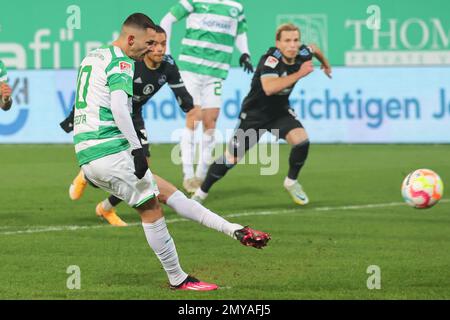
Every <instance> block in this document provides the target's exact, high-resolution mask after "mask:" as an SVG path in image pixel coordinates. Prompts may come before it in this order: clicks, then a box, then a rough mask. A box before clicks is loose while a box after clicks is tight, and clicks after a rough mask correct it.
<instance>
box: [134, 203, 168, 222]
mask: <svg viewBox="0 0 450 320" xmlns="http://www.w3.org/2000/svg"><path fill="white" fill-rule="evenodd" d="M136 210H137V211H138V212H139V214H140V216H141V220H142V222H144V223H154V222H156V221H157V220H159V219H161V218H162V217H163V216H164V215H163V211H162V208H161V206H160V205H159V201H158V199H157V198H152V199H150V200H148V201H147V202H145V203H143V204H141V205H140V206H139V207H136Z"/></svg>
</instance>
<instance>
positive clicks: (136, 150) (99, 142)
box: [74, 13, 261, 291]
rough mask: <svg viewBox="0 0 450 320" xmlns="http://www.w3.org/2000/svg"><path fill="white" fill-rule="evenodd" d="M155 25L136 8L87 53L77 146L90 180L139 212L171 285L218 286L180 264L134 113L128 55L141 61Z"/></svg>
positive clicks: (78, 95)
mask: <svg viewBox="0 0 450 320" xmlns="http://www.w3.org/2000/svg"><path fill="white" fill-rule="evenodd" d="M154 29H155V25H154V23H153V22H152V20H151V19H150V18H148V17H147V16H146V15H144V14H141V13H135V14H133V15H131V16H129V17H128V18H127V19H126V21H125V22H124V24H123V26H122V30H121V34H120V36H119V38H118V39H117V40H116V41H114V42H113V44H112V45H111V46H105V47H101V48H99V49H96V50H94V51H92V52H90V53H89V54H88V55H87V57H85V58H84V59H83V61H82V63H81V66H80V68H79V72H78V78H77V90H76V97H75V117H74V120H75V121H74V143H75V152H76V156H77V160H78V162H79V165H80V166H81V169H82V170H83V172H84V175H85V176H86V178H87V179H89V181H91V182H92V183H93V184H95V185H96V186H98V187H100V188H102V189H103V190H105V191H107V192H109V193H111V194H113V195H115V196H116V197H118V198H120V199H123V200H124V201H126V202H127V203H128V204H129V205H130V206H132V207H134V208H135V209H136V210H137V212H138V213H139V214H140V216H141V220H142V226H143V229H144V233H145V236H146V238H147V242H148V244H149V246H150V247H151V248H152V249H153V251H154V252H155V254H156V255H157V257H158V258H159V260H160V262H161V264H162V266H163V268H164V270H165V271H166V273H167V275H168V278H169V282H170V284H171V288H173V289H178V290H196V291H209V290H215V289H217V285H215V284H210V283H205V282H201V281H199V280H197V279H195V278H193V277H191V276H189V275H188V274H187V273H185V272H184V271H183V270H182V268H181V266H180V263H179V260H178V254H177V251H176V248H175V244H174V241H173V239H172V238H171V236H170V234H169V232H168V229H167V226H166V223H165V219H164V216H163V211H162V208H161V207H160V205H159V201H158V198H157V197H158V195H159V190H158V187H157V185H156V182H155V179H154V177H153V175H152V173H151V172H150V170H149V169H148V164H147V159H146V157H145V153H144V151H143V148H142V146H141V143H140V141H139V139H138V136H137V134H136V132H135V129H134V127H133V122H132V119H131V116H130V111H131V97H132V96H133V74H134V62H133V60H131V59H130V58H133V59H135V60H139V61H141V60H142V59H143V58H144V56H145V54H146V53H147V52H149V51H150V50H152V49H153V41H154V38H155V30H154ZM177 202H178V201H177ZM247 237H249V235H247ZM255 240H256V241H258V240H261V239H255Z"/></svg>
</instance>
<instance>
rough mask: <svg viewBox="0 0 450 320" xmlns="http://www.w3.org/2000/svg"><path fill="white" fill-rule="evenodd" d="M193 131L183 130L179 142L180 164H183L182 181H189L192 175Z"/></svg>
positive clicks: (193, 155)
mask: <svg viewBox="0 0 450 320" xmlns="http://www.w3.org/2000/svg"><path fill="white" fill-rule="evenodd" d="M194 134H195V131H194V130H191V129H189V128H184V133H183V136H182V137H181V141H180V149H181V162H182V163H183V175H184V179H191V178H193V177H194V176H195V175H194V157H195V143H194V142H195V141H194Z"/></svg>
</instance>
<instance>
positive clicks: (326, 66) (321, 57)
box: [309, 44, 331, 79]
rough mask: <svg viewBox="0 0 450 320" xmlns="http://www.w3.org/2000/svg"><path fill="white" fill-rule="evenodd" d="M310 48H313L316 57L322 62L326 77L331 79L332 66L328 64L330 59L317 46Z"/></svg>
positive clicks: (321, 66)
mask: <svg viewBox="0 0 450 320" xmlns="http://www.w3.org/2000/svg"><path fill="white" fill-rule="evenodd" d="M309 47H310V48H311V50H312V53H313V55H314V57H316V59H317V60H319V61H320V63H321V65H320V69H322V70H323V72H324V73H325V74H326V76H327V77H328V78H330V79H331V65H330V63H329V62H328V59H327V58H326V57H325V55H324V54H323V52H322V51H321V50H320V48H319V47H318V46H317V45H315V44H310V45H309Z"/></svg>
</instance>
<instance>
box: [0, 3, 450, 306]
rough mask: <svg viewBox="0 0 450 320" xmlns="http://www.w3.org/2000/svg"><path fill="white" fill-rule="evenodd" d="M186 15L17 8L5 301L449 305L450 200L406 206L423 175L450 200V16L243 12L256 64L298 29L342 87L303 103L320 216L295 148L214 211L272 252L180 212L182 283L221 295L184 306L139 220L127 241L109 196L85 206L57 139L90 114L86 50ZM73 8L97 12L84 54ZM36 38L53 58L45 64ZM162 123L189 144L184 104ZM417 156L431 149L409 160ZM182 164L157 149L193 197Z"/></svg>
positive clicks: (245, 179)
mask: <svg viewBox="0 0 450 320" xmlns="http://www.w3.org/2000/svg"><path fill="white" fill-rule="evenodd" d="M175 2H176V0H157V1H156V0H146V1H141V0H139V1H138V0H129V1H118V0H110V1H104V0H99V1H87V0H75V1H72V0H70V1H69V0H58V1H54V0H41V1H31V0H29V1H25V0H16V1H2V2H1V4H0V11H1V12H0V59H2V60H4V61H5V63H6V64H7V66H8V67H9V75H10V84H11V85H12V86H13V87H14V94H13V97H14V105H13V108H12V109H11V110H9V111H8V112H0V181H1V182H2V183H0V243H1V250H0V261H1V263H0V298H1V299H232V300H235V299H252V300H254V299H259V300H263V299H287V300H291V299H447V300H448V299H449V298H450V289H449V288H450V251H449V250H448V244H449V242H450V215H449V212H450V211H449V208H450V199H449V197H448V196H447V195H446V194H444V197H445V198H444V199H442V200H441V201H440V203H439V204H438V205H436V206H435V207H433V208H431V209H428V210H415V209H412V208H410V207H408V206H407V205H406V204H405V203H404V201H403V199H402V197H401V194H400V185H401V182H402V180H403V179H404V177H405V176H406V175H407V174H408V173H409V172H411V171H413V170H415V169H418V168H423V167H426V168H430V169H433V170H434V171H436V172H437V173H439V175H440V176H441V178H442V180H443V182H444V185H445V186H448V183H449V181H450V163H449V162H448V159H449V158H450V148H449V147H448V143H449V142H450V130H448V128H449V117H450V110H449V104H450V82H449V81H448V79H450V77H449V76H450V70H449V66H450V59H449V55H450V50H449V39H450V34H449V30H450V16H449V15H448V11H449V10H448V9H450V4H449V3H447V2H444V1H442V0H441V1H437V0H428V1H418V0H414V1H405V0H395V1H390V0H386V1H375V0H374V1H366V0H345V1H335V0H328V1H325V0H315V1H303V0H279V1H267V0H245V1H242V2H243V3H244V5H245V10H246V15H247V20H248V24H249V31H248V34H249V44H250V49H251V53H252V57H253V63H254V64H256V62H257V60H258V58H259V56H260V55H261V54H263V52H264V51H265V50H266V49H267V47H269V46H271V45H272V44H273V34H274V30H275V28H276V26H277V24H278V23H280V22H284V21H287V20H293V21H294V22H296V23H298V24H299V25H300V26H301V28H302V30H303V33H304V38H306V39H305V42H309V41H314V42H316V43H318V44H319V46H321V47H322V48H324V50H325V52H326V53H327V55H328V57H329V58H330V61H331V63H332V65H333V67H334V78H333V80H329V79H327V78H326V77H325V76H324V75H323V74H322V73H321V72H320V70H319V69H318V68H317V70H316V71H315V72H314V73H313V74H312V75H311V76H309V77H308V79H305V81H300V84H299V86H298V87H297V88H296V89H295V90H294V92H293V93H292V99H293V101H292V103H293V106H294V107H295V108H296V110H297V112H298V114H299V116H300V118H301V119H302V122H303V123H304V125H305V127H306V128H307V130H308V132H309V134H310V136H311V140H312V142H313V143H312V144H311V150H310V153H309V156H308V162H307V163H306V166H305V168H304V169H303V170H302V173H301V176H300V182H301V183H302V184H303V185H304V187H305V190H306V191H307V193H308V195H309V196H310V199H311V203H310V204H308V206H305V207H298V206H296V205H294V204H293V203H292V201H291V199H290V198H289V195H288V194H287V193H286V191H285V190H284V189H283V187H282V183H283V179H284V174H285V173H286V172H287V170H288V161H287V159H288V157H289V152H290V148H289V146H288V145H281V146H280V148H279V151H280V156H279V158H278V159H279V160H280V161H279V170H278V174H275V175H267V176H261V172H262V169H264V167H265V166H266V165H267V163H262V161H260V162H259V163H258V164H257V165H254V164H242V165H238V166H236V168H235V169H233V170H232V171H231V172H229V173H228V174H227V177H226V178H225V179H223V181H221V182H220V183H218V184H217V186H215V187H214V190H213V192H211V194H210V195H209V197H208V200H207V202H206V203H205V205H206V206H207V207H208V208H210V209H211V210H213V211H214V212H217V213H219V214H220V215H222V216H224V217H226V218H227V219H230V220H232V221H233V222H237V223H240V224H242V225H251V226H252V227H255V228H258V229H262V230H264V231H267V232H270V233H271V235H272V240H271V242H270V243H269V246H267V248H265V249H264V250H254V249H253V248H247V247H244V246H242V245H240V244H239V243H237V242H236V241H233V240H232V239H229V238H228V237H226V236H224V235H222V234H218V233H217V232H214V231H212V230H206V229H205V228H204V227H202V226H200V225H198V224H196V223H192V222H186V221H185V220H182V219H180V217H179V216H178V215H176V214H175V213H174V212H173V211H172V210H170V208H167V207H164V212H165V216H166V219H167V220H166V221H167V223H168V225H169V229H170V232H171V235H172V236H173V237H174V239H176V245H177V251H178V253H179V256H180V259H181V262H182V264H183V268H185V269H186V270H189V272H190V273H192V274H193V275H195V276H198V277H199V278H200V279H204V280H207V281H213V282H215V283H217V284H218V285H219V286H220V287H221V290H218V291H217V292H213V293H205V294H197V293H195V292H194V293H193V292H175V293H174V292H172V291H171V290H168V286H167V278H166V275H165V274H164V272H163V271H162V269H161V265H160V263H159V262H158V261H157V259H156V258H155V257H154V255H153V253H152V252H151V250H150V249H149V247H148V244H147V243H146V241H145V238H144V235H143V233H142V227H141V225H140V221H139V217H138V215H137V214H136V212H135V211H134V210H133V209H131V208H129V207H127V206H126V205H125V204H121V205H119V207H118V213H119V215H120V216H121V217H122V218H123V219H124V220H125V221H126V222H127V223H129V227H126V228H114V227H111V226H109V225H108V224H107V223H106V222H101V221H99V220H98V218H97V217H96V216H95V206H96V204H97V203H98V202H99V201H101V200H102V199H104V198H105V196H106V195H105V193H104V192H103V191H102V190H98V189H93V188H88V189H87V190H86V192H85V195H84V196H83V198H82V199H81V200H80V201H72V200H70V199H69V197H68V192H67V189H68V185H69V184H70V182H71V181H72V179H73V178H74V176H75V174H76V173H77V171H78V167H77V165H76V159H75V154H74V150H73V145H72V144H71V135H68V134H65V133H64V132H63V131H62V130H61V129H60V128H59V126H58V123H59V122H60V121H61V120H62V119H63V118H64V117H65V115H66V113H67V112H68V111H69V109H70V107H71V100H73V94H74V93H73V90H74V87H75V76H76V75H75V74H76V66H77V62H76V60H77V59H75V58H76V57H77V54H75V55H74V53H73V52H74V48H75V49H76V48H77V47H79V48H80V51H79V58H80V59H81V58H82V57H83V56H84V54H85V52H86V47H93V46H98V45H100V44H103V43H107V42H109V41H111V40H112V39H113V31H114V30H116V31H118V30H119V27H120V24H121V22H122V21H123V20H124V19H125V17H126V16H128V15H129V14H130V13H132V12H135V11H143V12H145V13H147V14H149V15H150V16H151V17H153V18H154V19H155V21H159V19H160V18H161V17H162V16H163V15H164V14H165V13H166V12H167V10H168V8H169V7H170V6H171V5H172V4H174V3H175ZM72 4H77V5H78V6H79V8H80V9H81V12H80V13H81V29H80V30H74V31H73V32H74V33H73V36H72V37H71V35H70V32H68V31H67V24H66V23H67V20H68V19H70V16H71V13H67V9H68V7H69V6H70V5H72ZM372 4H377V5H379V6H380V8H381V19H382V23H381V36H382V37H381V38H380V39H379V40H380V41H379V46H378V47H377V46H376V45H375V46H374V35H373V31H370V30H368V29H367V28H366V27H365V21H366V19H367V18H368V17H370V14H368V13H367V12H366V10H367V8H368V6H369V5H372ZM183 29H184V22H183V23H180V24H177V25H175V26H174V31H175V34H174V39H173V43H172V50H173V53H174V56H175V57H177V55H178V48H177V45H176V43H179V42H180V40H181V37H182V34H183ZM61 30H65V31H61ZM390 30H392V32H393V34H391V35H390V36H389V37H388V36H387V34H388V32H389V31H390ZM394 34H395V36H394ZM308 37H309V39H307V38H308ZM36 38H37V39H40V42H39V43H41V46H44V47H45V48H42V49H41V50H40V53H41V55H40V58H39V59H37V58H36V57H37V56H35V50H34V49H33V48H37V46H36V44H37V43H38V42H37V41H36ZM375 43H376V42H375ZM54 48H57V49H58V48H59V51H58V50H56V54H55V51H54V50H55V49H54ZM58 52H60V54H59V55H58V54H57V53H58ZM76 52H78V51H76ZM58 56H59V59H58ZM58 61H59V64H58V63H57V62H58ZM233 61H234V63H235V65H234V68H233V70H232V71H231V74H230V76H229V78H228V80H227V81H226V82H225V88H224V108H223V110H222V113H221V116H220V120H219V128H220V130H221V131H223V130H226V129H227V128H229V129H230V128H234V127H235V125H236V122H237V121H236V115H237V110H238V107H239V100H241V99H242V98H243V97H244V96H245V94H246V93H247V92H248V89H249V84H250V82H249V81H250V76H249V75H246V74H244V73H243V71H242V70H240V69H239V68H236V67H237V66H236V62H237V61H238V55H237V54H236V55H235V57H234V59H233ZM55 63H56V66H57V68H55ZM302 91H303V93H302ZM346 93H347V94H348V95H347V100H348V99H349V98H351V99H354V100H361V103H360V105H361V109H358V108H356V107H355V106H357V105H358V102H355V103H356V105H355V104H354V105H353V109H350V110H349V111H347V110H346V108H345V106H344V104H345V102H344V98H345V97H346ZM315 99H317V100H315ZM370 99H372V100H370ZM295 100H296V101H295ZM367 102H370V103H369V107H367V106H366V104H367ZM337 103H339V104H340V106H341V109H340V110H341V113H340V114H339V113H338V112H337ZM327 105H328V106H329V107H328V108H329V114H327V113H326V111H327V108H326V106H327ZM379 106H381V107H379ZM442 106H444V109H445V111H446V112H445V113H444V114H442V115H441V113H442V112H440V110H441V109H442V108H443V107H442ZM379 110H381V111H379ZM359 112H360V114H359ZM360 115H361V116H360ZM351 116H353V118H352V117H351ZM145 117H146V121H147V127H148V128H149V132H150V140H151V141H152V142H172V141H173V140H174V139H172V138H173V136H171V135H172V133H173V132H174V130H175V129H177V128H180V127H182V126H183V120H182V119H183V118H182V114H181V111H180V110H179V108H178V107H177V106H175V104H174V99H173V97H172V94H171V93H170V91H169V90H168V89H167V88H166V89H165V90H163V91H162V92H160V93H159V94H158V96H157V97H156V98H155V99H154V100H153V101H150V102H149V104H148V106H147V108H146V109H145ZM359 117H361V118H360V119H359ZM220 137H221V135H219V138H220ZM175 140H176V139H175ZM319 142H323V144H319ZM327 142H328V143H330V142H332V144H328V143H327ZM335 142H340V144H334V143H335ZM347 142H358V143H360V144H347ZM371 142H375V143H380V144H366V143H371ZM381 142H386V143H389V144H381ZM412 142H420V143H426V144H406V143H412ZM22 143H23V144H22ZM29 143H31V144H29ZM48 143H50V145H48ZM60 143H64V144H60ZM66 143H67V144H66ZM397 143H405V144H404V145H398V144H397ZM438 143H443V144H438ZM431 144H434V145H431ZM172 150H173V145H171V144H163V143H162V144H158V145H154V146H153V147H152V160H151V168H152V171H154V172H155V173H158V174H159V175H161V176H163V177H164V178H166V179H167V180H168V181H171V182H173V183H174V184H175V185H177V186H178V187H180V188H181V182H182V172H181V171H182V170H181V167H180V166H176V165H175V164H174V163H173V159H171V152H172ZM259 160H261V158H260V159H259ZM445 192H447V191H445ZM74 265H75V266H79V267H80V269H81V289H80V290H76V289H71V288H69V287H68V286H67V283H68V282H67V281H68V278H69V277H70V276H71V274H70V272H67V270H68V268H69V267H70V266H74ZM373 266H379V267H380V269H381V287H380V288H374V286H373V284H374V283H373V281H371V279H373V274H372V272H371V271H370V270H372V269H371V267H373ZM371 285H372V287H371ZM316 309H317V308H316ZM330 310H333V311H334V310H335V309H334V308H333V309H330ZM317 312H319V313H320V310H315V313H317Z"/></svg>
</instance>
